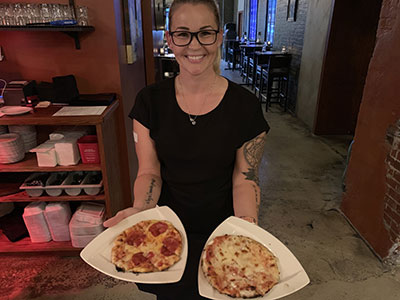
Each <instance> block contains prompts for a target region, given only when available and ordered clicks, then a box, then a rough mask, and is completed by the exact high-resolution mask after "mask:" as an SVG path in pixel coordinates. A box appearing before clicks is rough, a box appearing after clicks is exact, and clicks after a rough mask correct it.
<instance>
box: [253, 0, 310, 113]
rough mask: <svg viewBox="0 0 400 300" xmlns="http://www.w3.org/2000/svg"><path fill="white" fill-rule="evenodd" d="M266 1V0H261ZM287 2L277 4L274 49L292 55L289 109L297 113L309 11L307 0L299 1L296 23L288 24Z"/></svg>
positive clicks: (281, 0) (283, 0)
mask: <svg viewBox="0 0 400 300" xmlns="http://www.w3.org/2000/svg"><path fill="white" fill-rule="evenodd" d="M261 1H265V0H260V2H261ZM287 4H288V1H287V0H278V1H277V4H276V22H275V40H274V45H273V46H274V48H276V49H281V48H282V46H286V49H288V51H289V52H290V53H291V54H292V63H291V74H290V75H291V78H290V84H289V109H290V110H291V111H293V112H294V111H295V108H296V100H297V88H298V78H299V73H300V62H301V54H302V50H303V38H304V31H305V28H306V18H307V10H308V1H307V0H298V6H297V15H296V21H295V22H288V21H287V20H286V18H287Z"/></svg>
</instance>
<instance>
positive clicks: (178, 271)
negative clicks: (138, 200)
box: [81, 206, 188, 283]
mask: <svg viewBox="0 0 400 300" xmlns="http://www.w3.org/2000/svg"><path fill="white" fill-rule="evenodd" d="M143 220H167V221H169V222H171V223H172V224H173V225H174V226H175V228H176V229H177V230H178V231H179V232H180V233H181V235H182V255H181V259H180V260H179V261H178V262H177V263H176V264H175V265H173V266H172V267H170V268H169V269H167V270H165V271H162V272H151V273H131V272H118V271H117V270H116V269H115V265H114V264H113V263H112V262H111V248H112V247H113V243H114V240H115V238H116V237H117V236H118V235H119V234H120V233H121V232H122V231H123V230H125V229H126V228H128V227H130V226H132V225H134V224H136V223H138V222H140V221H143ZM187 254H188V244H187V237H186V231H185V228H184V227H183V225H182V222H181V220H180V219H179V218H178V216H177V215H176V214H175V212H174V211H173V210H172V209H170V208H169V207H168V206H161V207H156V208H152V209H148V210H145V211H142V212H140V213H137V214H135V215H133V216H131V217H128V218H126V219H124V220H122V221H121V222H120V223H118V224H117V225H115V226H113V227H110V228H108V229H107V230H105V231H103V232H102V233H100V234H99V235H98V236H97V237H96V238H95V239H94V240H92V241H91V242H90V243H89V244H88V245H87V246H86V247H85V248H84V249H83V250H82V251H81V258H82V259H83V260H84V261H85V262H86V263H88V264H89V265H90V266H92V267H93V268H95V269H96V270H98V271H100V272H102V273H104V274H106V275H109V276H111V277H114V278H117V279H120V280H125V281H130V282H139V283H172V282H177V281H179V280H180V279H181V277H182V275H183V271H184V270H185V266H186V260H187Z"/></svg>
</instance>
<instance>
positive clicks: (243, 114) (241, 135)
mask: <svg viewBox="0 0 400 300" xmlns="http://www.w3.org/2000/svg"><path fill="white" fill-rule="evenodd" d="M228 82H229V84H228V89H227V91H226V93H225V95H224V97H223V99H222V100H221V102H220V103H219V105H218V106H217V107H216V108H215V109H213V110H212V111H210V112H209V113H207V114H204V115H199V116H197V118H196V125H192V123H191V122H190V121H189V116H188V114H187V113H185V112H184V111H182V109H181V108H180V107H179V105H178V102H177V100H176V97H175V86H174V78H172V79H167V80H164V81H161V82H159V83H156V84H153V85H150V86H148V87H146V88H144V89H142V90H141V91H140V92H139V94H138V95H137V97H136V102H135V105H134V107H133V109H132V111H131V112H130V114H129V117H130V118H132V119H135V120H137V121H138V122H139V123H141V124H142V125H143V126H145V127H146V128H148V129H149V131H150V137H151V138H152V139H153V140H154V142H155V147H156V151H157V155H158V159H159V161H160V165H161V178H162V180H163V185H162V189H161V195H160V199H159V201H158V205H167V206H169V207H170V208H171V209H173V210H174V211H175V212H176V213H177V215H178V216H179V217H180V219H181V220H182V223H183V224H184V226H185V229H186V231H188V232H193V233H205V234H209V233H211V232H212V230H214V229H215V227H216V226H217V225H218V224H219V223H221V222H222V221H223V220H224V219H225V218H227V217H228V216H231V215H233V199H232V175H233V168H234V164H235V157H236V150H237V149H239V148H240V147H241V146H242V145H243V144H244V143H245V142H247V141H249V140H251V139H253V138H254V137H256V136H257V135H259V134H260V133H262V132H264V131H266V132H268V130H269V126H268V123H267V122H266V120H265V119H264V116H263V113H262V110H261V105H260V103H259V101H258V99H257V98H256V97H255V96H254V94H252V93H251V92H249V91H247V90H246V89H244V88H243V87H241V86H239V85H237V84H235V83H233V82H231V81H229V80H228Z"/></svg>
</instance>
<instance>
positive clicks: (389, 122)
mask: <svg viewBox="0 0 400 300" xmlns="http://www.w3.org/2000/svg"><path fill="white" fill-rule="evenodd" d="M399 15H400V3H399V1H390V0H383V5H382V10H381V15H380V21H379V27H378V32H377V39H376V46H375V50H374V53H373V57H372V59H371V62H370V65H369V70H368V75H367V79H366V84H365V87H364V94H363V98H362V102H361V107H360V113H359V117H358V122H357V128H356V134H355V143H354V145H353V149H352V154H351V159H350V164H349V168H348V173H347V180H346V183H347V192H346V193H345V195H344V198H343V202H342V207H341V208H342V210H343V212H344V213H345V214H346V216H347V217H348V218H349V219H350V221H351V222H352V223H353V224H354V225H355V227H356V228H357V229H358V231H359V232H360V234H361V235H362V236H363V237H364V238H365V239H366V240H367V241H368V242H369V244H370V245H371V246H372V247H373V248H374V249H375V251H376V252H377V254H378V255H379V256H380V257H382V258H385V257H386V256H387V255H388V250H389V248H390V247H391V246H392V244H393V243H392V242H391V241H390V236H389V233H388V230H387V229H386V228H385V225H384V221H383V213H384V198H385V194H386V192H387V190H386V175H387V165H386V159H387V157H388V155H389V151H390V146H389V143H388V141H387V140H386V137H387V131H388V129H389V127H392V126H393V125H395V124H396V122H397V121H398V120H399V118H400V99H399V95H400V92H399V87H400V76H399V70H400V56H399V53H400V52H399V49H400V18H398V16H399ZM396 16H397V17H396ZM360 46H361V45H360Z"/></svg>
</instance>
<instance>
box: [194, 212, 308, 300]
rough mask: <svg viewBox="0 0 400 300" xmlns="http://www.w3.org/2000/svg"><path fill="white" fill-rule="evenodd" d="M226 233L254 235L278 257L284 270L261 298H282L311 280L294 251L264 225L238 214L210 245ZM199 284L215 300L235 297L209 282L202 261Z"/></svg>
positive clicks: (217, 233) (202, 292)
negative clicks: (242, 217) (263, 227)
mask: <svg viewBox="0 0 400 300" xmlns="http://www.w3.org/2000/svg"><path fill="white" fill-rule="evenodd" d="M224 234H233V235H243V236H247V237H250V238H252V239H254V240H256V241H258V242H260V243H261V244H263V245H264V246H265V247H267V248H268V249H269V250H270V251H271V252H272V253H273V254H274V255H275V256H276V257H277V258H278V267H279V270H280V280H279V282H278V283H277V284H276V285H275V286H274V287H273V288H272V289H271V290H270V291H269V292H268V293H266V294H265V296H264V297H259V298H257V299H260V300H261V299H262V300H267V299H268V300H272V299H279V298H282V297H285V296H287V295H290V294H292V293H294V292H296V291H298V290H300V289H301V288H303V287H305V286H306V285H307V284H308V283H309V282H310V279H309V278H308V276H307V273H306V272H305V271H304V269H303V267H302V266H301V264H300V263H299V261H298V260H297V259H296V257H295V256H294V255H293V253H292V252H290V250H289V249H288V248H287V247H286V246H285V245H284V244H282V242H281V241H279V240H278V239H277V238H275V237H274V236H273V235H271V234H270V233H268V232H267V231H265V230H264V229H262V228H261V227H259V226H257V225H254V224H252V223H250V222H247V221H245V220H243V219H240V218H237V217H229V218H227V219H226V220H225V221H224V222H222V223H221V224H220V225H219V226H218V227H217V228H216V229H215V230H214V232H213V233H212V234H211V235H210V237H209V238H208V240H207V244H208V242H210V241H211V240H212V239H213V238H215V237H217V236H220V235H224ZM198 283H199V293H200V295H201V296H203V297H206V298H209V299H215V300H232V298H231V297H229V296H227V295H223V294H220V293H219V292H218V291H217V290H216V289H214V288H213V287H212V286H211V285H210V284H209V283H208V281H207V279H206V278H205V276H204V274H203V272H202V270H201V267H200V263H199V271H198ZM235 299H242V298H235Z"/></svg>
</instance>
